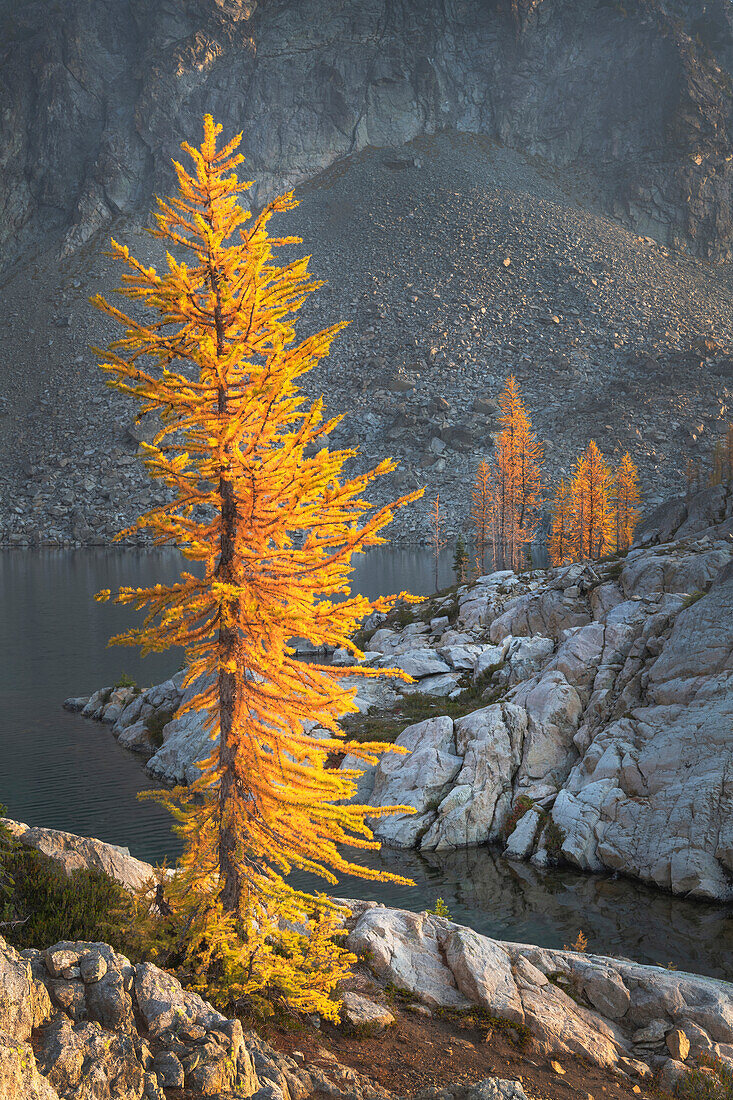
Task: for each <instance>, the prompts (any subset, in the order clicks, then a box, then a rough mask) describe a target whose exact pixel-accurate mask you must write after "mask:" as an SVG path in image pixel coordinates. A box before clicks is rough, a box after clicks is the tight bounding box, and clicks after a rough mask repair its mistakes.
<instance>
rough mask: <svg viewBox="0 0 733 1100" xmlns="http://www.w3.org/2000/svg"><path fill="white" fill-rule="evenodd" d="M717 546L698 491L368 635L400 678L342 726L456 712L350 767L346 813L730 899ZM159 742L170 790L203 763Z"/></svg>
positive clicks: (725, 554) (178, 736)
mask: <svg viewBox="0 0 733 1100" xmlns="http://www.w3.org/2000/svg"><path fill="white" fill-rule="evenodd" d="M732 534H733V496H731V495H730V494H726V492H725V490H724V489H723V488H722V487H717V488H715V489H710V490H705V491H704V492H703V493H701V494H699V496H698V497H696V498H695V499H694V500H693V501H690V502H689V503H684V502H671V503H670V504H668V505H665V506H664V507H663V508H661V509H659V510H658V512H657V513H656V514H655V515H653V516H651V517H650V518H649V520H648V521H647V522H646V523H645V524H644V525H643V527H642V528H641V532H640V542H641V543H642V545H638V546H636V547H635V548H634V549H632V550H631V551H630V552H629V553H628V555H627V556H626V557H624V558H619V559H618V560H613V561H606V562H600V563H592V564H585V565H582V564H578V565H571V566H567V567H564V568H561V569H554V570H549V571H546V572H544V571H535V572H533V573H530V574H525V575H523V576H521V577H518V576H515V575H514V574H513V573H510V572H506V571H505V572H501V573H494V574H491V575H489V576H486V577H481V578H479V580H478V581H477V582H476V583H474V584H472V585H470V586H464V587H463V588H460V589H459V590H458V594H457V597H456V600H455V602H454V601H453V597H450V596H448V597H440V598H438V599H436V600H433V601H432V602H431V604H430V606H429V609H428V613H427V614H426V613H425V611H424V610H423V611H422V612H418V614H422V616H423V618H417V616H416V618H415V621H414V622H411V623H408V624H407V625H406V626H404V627H403V628H402V629H397V628H393V627H391V626H389V625H381V626H379V627H378V628H377V629H375V630H374V631H373V633H372V634H371V637H370V639H369V641H368V643H367V644H368V653H367V658H366V659H367V660H368V661H369V662H370V663H371V664H375V665H381V666H383V667H394V666H399V667H402V668H404V669H407V670H409V671H411V672H412V674H413V675H414V676H416V677H419V679H418V682H417V684H414V685H405V684H403V683H400V682H399V681H394V682H392V684H391V686H390V685H385V686H383V687H381V688H379V689H377V688H367V689H366V690H367V691H369V690H371V692H372V694H371V695H366V694H365V695H363V696H362V697H361V699H360V703H361V706H360V709H362V710H363V711H364V710H367V709H369V708H372V709H373V710H376V711H377V712H380V711H381V712H384V713H387V714H389V713H391V712H390V709H389V708H390V705H391V704H392V703H394V702H395V701H396V700H399V696H400V695H404V693H406V692H407V693H411V692H415V691H417V692H418V693H422V694H423V696H425V697H431V696H432V697H437V698H440V697H441V696H448V697H449V698H450V699H451V700H452V702H453V709H452V713H455V707H456V705H457V706H458V707H459V714H460V713H461V711H463V713H462V715H461V716H460V717H449V716H447V715H446V716H439V717H431V718H430V719H428V720H425V721H422V722H417V723H415V724H413V725H410V726H408V727H407V728H404V729H403V730H402V732H401V733H399V735H398V736H397V738H396V742H397V744H399V745H400V746H402V747H404V748H407V749H409V750H410V753H409V754H408V755H405V756H397V755H394V754H387V755H385V756H384V757H383V758H382V760H381V761H380V763H379V764H378V765H376V766H375V767H372V768H367V769H366V770H365V772H364V774H363V776H362V778H361V780H360V782H359V790H358V797H359V798H360V799H361V800H365V801H368V802H371V804H372V805H375V806H383V805H395V804H397V805H408V806H412V807H413V809H414V810H415V813H414V814H412V815H409V816H408V815H400V816H394V817H385V818H381V819H377V820H376V821H375V832H376V835H377V836H378V837H380V839H382V840H383V842H384V843H386V844H388V845H393V846H396V847H402V848H414V847H419V848H421V849H422V850H424V851H429V850H438V851H440V850H444V849H450V848H458V847H464V846H468V845H475V844H485V843H488V842H491V843H501V844H502V845H506V852H507V855H509V856H510V857H511V858H513V859H527V858H531V859H532V860H533V861H535V862H537V863H538V864H544V863H546V862H547V861H548V860H550V859H558V858H561V859H564V860H566V861H568V862H569V863H571V864H573V865H575V866H576V867H579V868H581V869H583V870H588V871H601V870H604V869H610V870H614V871H621V872H623V873H624V874H627V875H631V876H634V877H636V878H639V879H641V880H642V881H644V882H648V883H653V884H656V885H657V886H660V887H662V888H663V889H666V890H670V891H672V892H673V893H675V894H683V895H691V896H694V897H703V898H717V899H721V900H729V899H731V898H733V825H732V824H731V823H732V822H733V780H732V779H731V776H732V775H733V747H731V741H730V731H731V729H732V728H733V564H732V563H733V540H732V539H731V535H732ZM423 619H425V620H427V621H423ZM334 659H336V660H339V659H343V655H338V654H337V655H336V656H335V658H334ZM357 683H359V681H357ZM366 683H367V684H369V683H370V681H366ZM361 684H364V681H361ZM477 684H480V685H481V690H480V691H478V692H477V688H476V685H477ZM471 685H473V687H472V690H471V691H470V692H468V691H466V688H467V686H469V687H470V686H471ZM155 690H156V689H151V691H155ZM359 690H360V691H364V690H365V688H364V687H362V686H360V687H359ZM481 692H483V698H482V697H481ZM163 694H164V695H165V691H164V692H163ZM147 695H148V693H146V696H147ZM146 696H142V697H141V698H145V697H146ZM166 698H167V695H166ZM96 699H97V696H95V697H93V699H92V702H86V701H85V700H77V701H76V705H77V706H83V707H84V711H83V713H90V709H89V708H90V707H91V708H92V709H94V706H95V705H96V704H95V703H94V700H96ZM128 705H130V704H128ZM131 705H132V706H133V709H134V708H135V707H138V706H139V700H138V701H133V703H132V704H131ZM105 708H107V709H106V710H105ZM446 709H448V708H446ZM95 713H98V714H99V715H101V716H102V717H104V716H105V715H106V714H108V713H113V714H114V715H115V718H116V725H115V726H114V727H113V728H115V729H116V730H118V729H122V728H123V727H124V726H125V723H126V721H127V718H126V715H127V714H128V713H131V712H128V710H127V709H126V708H125V709H123V710H121V711H120V706H119V704H118V702H117V701H116V699H115V697H113V696H112V695H110V696H109V699H108V701H107V703H105V704H104V705H103V706H102V708H101V710H97V711H95ZM312 732H313V734H314V736H317V734H318V731H317V730H316V731H312ZM122 736H124V733H123V734H122ZM163 738H164V743H163V746H162V747H161V748H160V749H159V750H158V752H157V754H156V756H154V757H153V758H152V759H151V760H150V761H149V764H148V766H149V767H150V768H151V770H152V771H153V772H154V773H156V774H161V775H163V776H165V777H166V778H171V779H176V780H178V781H180V779H181V778H187V777H188V778H190V777H191V776H192V775H193V774H195V762H196V760H197V759H199V758H200V756H201V755H202V754H203V755H205V753H204V749H203V746H204V743H205V744H206V752H208V751H209V749H210V745H209V742H207V741H206V740H205V738H204V737H203V734H202V730H201V725H200V721H199V719H198V717H197V716H196V715H195V714H188V715H184V716H183V717H182V718H181V719H176V720H174V721H172V722H171V723H170V725H167V726H166V727H165V728H164V730H163ZM353 766H354V761H353V760H351V759H350V758H348V757H347V758H346V760H345V761H344V762H343V764H342V767H344V768H349V767H353ZM510 821H512V822H513V825H514V826H515V827H513V828H512V829H511V830H510V829H509V822H510Z"/></svg>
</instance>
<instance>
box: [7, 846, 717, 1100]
mask: <svg viewBox="0 0 733 1100" xmlns="http://www.w3.org/2000/svg"><path fill="white" fill-rule="evenodd" d="M37 833H44V834H53V830H37V831H36V834H37ZM62 835H63V836H64V837H65V838H66V839H65V844H66V845H67V846H70V845H72V844H73V842H74V840H76V841H77V842H78V845H77V851H78V853H79V860H80V861H81V862H82V863H83V861H84V860H90V857H89V855H88V853H89V852H90V850H93V848H92V849H90V847H89V845H90V843H92V842H90V841H89V840H88V839H87V838H84V837H76V838H75V837H74V836H73V834H69V833H66V834H62ZM36 840H38V836H37V835H36ZM45 843H46V846H47V847H51V848H53V845H50V844H49V842H48V840H46V841H45ZM96 843H97V844H100V843H101V842H96ZM59 852H60V853H61V854H60V856H59V855H58V853H59ZM85 853H86V854H85ZM57 858H61V861H62V862H64V858H65V852H64V850H63V849H57ZM137 862H140V861H137ZM87 865H89V866H90V865H92V864H91V862H88V863H87ZM141 866H142V867H145V868H147V871H148V873H149V874H150V875H152V873H153V869H152V867H150V866H149V865H147V864H142V863H141ZM121 873H122V874H124V868H123V869H122V871H121ZM343 904H344V905H345V906H347V907H348V908H350V910H351V917H350V918H349V920H348V922H347V928H348V933H349V934H348V939H347V944H348V946H349V948H350V949H351V950H352V951H354V952H355V953H356V954H357V955H358V956H359V957H360V959H361V960H362V962H363V964H364V965H366V966H368V967H369V968H370V970H371V971H372V973H373V974H374V975H375V976H376V977H377V978H378V979H379V980H380V981H381V982H382V983H383V984H384V985H387V984H388V983H389V984H391V985H392V986H393V987H397V988H398V989H400V990H402V991H403V992H404V993H405V994H407V995H408V996H409V997H411V998H412V999H413V1000H414V1001H415V1002H417V1003H421V1004H422V1005H423V1006H425V1008H426V1009H427V1010H428V1011H432V1012H434V1011H439V1010H442V1009H448V1010H457V1011H461V1010H468V1011H470V1010H471V1008H472V1007H474V1006H479V1007H481V1008H482V1009H484V1010H485V1011H486V1012H487V1013H488V1014H489V1015H490V1016H492V1017H494V1018H496V1019H497V1020H499V1021H502V1022H503V1023H504V1024H505V1025H508V1026H514V1027H515V1028H516V1029H517V1030H518V1031H519V1032H520V1033H524V1034H528V1035H529V1036H530V1037H531V1040H532V1042H533V1044H534V1046H535V1049H536V1050H538V1051H540V1052H542V1053H544V1054H559V1055H570V1056H573V1057H579V1058H584V1059H587V1060H588V1061H590V1062H592V1063H594V1064H596V1065H598V1066H601V1067H604V1068H606V1069H609V1070H611V1071H613V1072H615V1073H621V1074H625V1075H627V1076H628V1077H630V1078H638V1079H640V1080H644V1079H647V1078H650V1077H651V1076H652V1074H653V1073H659V1074H661V1079H662V1080H666V1081H668V1082H672V1081H673V1080H674V1078H675V1075H679V1074H680V1073H684V1072H685V1068H686V1067H685V1064H684V1063H685V1061H686V1062H687V1064H688V1065H694V1064H695V1063H696V1062H697V1060H698V1059H699V1057H700V1055H702V1054H706V1055H714V1056H716V1057H718V1058H719V1059H721V1061H723V1062H724V1063H726V1064H728V1065H730V1066H731V1068H733V985H731V984H730V983H728V982H722V981H718V980H716V979H714V978H707V977H700V976H697V975H694V974H687V973H682V972H678V971H669V970H665V969H664V968H663V967H657V966H644V965H640V964H638V963H633V962H630V961H628V960H625V959H615V958H610V957H606V956H602V955H587V954H583V953H579V952H573V951H559V950H550V949H547V948H541V947H535V946H532V945H528V944H517V943H508V942H503V941H499V940H492V939H489V938H488V937H487V936H482V935H479V934H478V933H477V932H474V931H473V930H472V929H470V928H467V927H465V926H463V925H459V924H456V923H454V922H453V921H450V920H447V919H445V918H442V917H438V916H434V915H432V914H427V913H412V912H409V911H407V910H402V909H391V908H387V907H385V906H381V905H377V904H376V903H374V902H359V901H345V902H344V903H343ZM361 1007H362V1008H363V1007H364V1006H361ZM373 1010H374V1011H373V1015H375V1016H376V1015H380V1012H379V1006H377V1005H374V1006H373ZM388 1015H389V1014H388V1013H387V1012H386V1011H385V1010H384V1009H383V1008H382V1010H381V1020H380V1026H388V1024H389V1019H388ZM31 1038H33V1046H32V1047H31V1046H30V1045H29V1040H30V1039H31ZM34 1050H35V1055H34V1053H33V1052H34ZM3 1067H4V1072H5V1077H6V1078H7V1080H8V1081H10V1082H12V1081H15V1080H23V1082H24V1087H25V1082H26V1078H27V1081H28V1082H29V1083H28V1087H27V1090H26V1091H25V1092H18V1091H15V1092H13V1091H12V1088H14V1087H15V1086H14V1085H10V1086H7V1087H6V1091H5V1092H3V1087H4V1086H3V1083H2V1080H3V1078H2V1074H0V1100H11V1098H12V1100H54V1098H55V1097H61V1098H63V1100H87V1098H88V1097H89V1096H94V1100H107V1097H109V1100H128V1098H130V1100H143V1097H144V1098H145V1100H162V1093H161V1092H160V1086H161V1085H166V1084H169V1085H171V1086H174V1085H178V1084H181V1085H182V1084H183V1082H184V1081H185V1083H186V1087H189V1086H190V1087H191V1088H193V1089H195V1090H197V1092H196V1094H197V1095H201V1096H206V1095H220V1094H224V1095H226V1094H227V1090H229V1091H230V1092H231V1091H232V1090H235V1093H234V1094H235V1095H237V1096H240V1097H247V1096H251V1095H254V1094H255V1093H258V1094H259V1092H260V1090H263V1089H273V1088H274V1089H275V1090H276V1091H275V1092H274V1093H273V1092H271V1091H268V1092H264V1091H263V1092H262V1094H261V1100H283V1097H284V1100H305V1098H306V1097H307V1096H310V1095H311V1093H313V1092H326V1093H327V1094H329V1095H331V1096H335V1097H339V1096H343V1097H344V1098H347V1097H348V1098H351V1097H355V1098H356V1100H379V1098H380V1097H382V1098H383V1097H384V1095H385V1094H384V1091H383V1090H381V1089H380V1088H378V1087H377V1086H375V1085H374V1083H373V1082H371V1081H369V1080H368V1079H367V1078H364V1077H363V1076H361V1075H359V1074H358V1073H356V1072H355V1071H353V1070H351V1069H347V1068H345V1067H337V1069H338V1073H337V1075H336V1079H335V1080H329V1079H327V1078H326V1077H325V1076H324V1074H323V1071H322V1070H320V1069H317V1068H314V1067H303V1066H302V1065H297V1064H296V1063H295V1062H294V1061H292V1059H288V1058H285V1057H284V1056H282V1055H280V1054H278V1053H276V1052H275V1051H274V1050H272V1049H271V1048H270V1047H269V1046H268V1045H267V1044H266V1043H263V1042H262V1041H261V1040H260V1039H258V1038H257V1036H255V1035H245V1034H244V1033H243V1032H242V1027H241V1024H240V1022H239V1021H237V1020H227V1019H226V1018H225V1017H224V1016H222V1015H221V1014H220V1013H218V1012H216V1011H215V1010H214V1009H213V1008H212V1007H211V1005H209V1004H207V1003H206V1002H205V1001H203V1000H202V999H201V998H200V997H198V996H197V995H196V994H193V993H190V992H188V991H186V990H184V989H182V987H181V986H180V983H179V982H178V981H177V980H176V979H175V978H174V977H173V976H172V975H171V974H168V973H167V972H165V971H163V970H161V969H159V968H158V967H156V966H154V965H152V964H151V963H141V964H137V965H133V964H132V963H131V962H130V960H128V959H126V958H125V957H124V956H123V955H121V954H120V953H119V952H116V951H115V950H113V948H111V947H110V946H109V945H107V944H103V943H63V942H62V943H58V944H55V945H53V946H52V947H49V948H47V949H45V950H27V951H23V952H20V953H18V952H16V951H15V950H14V949H13V948H12V947H10V946H8V945H7V944H6V943H5V941H3V940H0V1068H3ZM23 1067H24V1068H23ZM92 1067H94V1073H95V1074H96V1080H97V1085H95V1088H97V1089H98V1091H97V1092H94V1093H91V1094H90V1093H87V1092H86V1091H84V1088H82V1084H81V1082H82V1081H83V1080H85V1079H86V1076H85V1075H87V1074H88V1073H90V1072H91V1068H92ZM21 1068H22V1069H23V1073H25V1074H26V1077H23V1074H22V1073H21V1076H20V1077H18V1076H17V1075H18V1073H20V1072H21ZM334 1073H336V1070H334ZM14 1074H15V1077H14V1076H13V1075H14ZM123 1082H124V1087H123ZM499 1084H501V1085H502V1087H503V1086H504V1085H505V1084H506V1083H501V1082H500V1083H499ZM31 1086H32V1087H31ZM8 1087H9V1088H10V1089H11V1091H7V1088H8ZM492 1087H493V1086H492ZM508 1087H509V1086H508V1085H507V1088H508ZM497 1088H498V1085H497ZM34 1089H35V1091H33V1090H34ZM54 1089H55V1090H56V1091H54ZM44 1090H45V1091H44ZM49 1090H50V1091H49ZM125 1090H127V1091H125ZM156 1090H158V1091H156ZM490 1091H491V1090H490ZM280 1094H282V1096H281V1095H280ZM493 1095H494V1094H493V1093H492V1096H493ZM496 1095H497V1096H498V1095H501V1096H503V1097H504V1098H505V1100H508V1097H509V1095H510V1094H509V1093H507V1092H506V1090H505V1091H504V1092H501V1093H500V1094H499V1093H498V1094H496ZM470 1100H478V1098H473V1097H471V1098H470Z"/></svg>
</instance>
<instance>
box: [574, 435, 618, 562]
mask: <svg viewBox="0 0 733 1100" xmlns="http://www.w3.org/2000/svg"><path fill="white" fill-rule="evenodd" d="M612 489H613V474H612V472H611V468H610V466H609V465H608V463H607V462H606V460H605V458H604V457H603V455H602V454H601V452H600V450H599V449H598V445H597V444H596V442H595V440H593V439H591V441H590V443H589V444H588V447H587V450H586V451H585V453H584V454H582V455H581V456H580V458H579V459H578V461H577V463H576V466H575V471H574V474H573V478H572V481H571V485H570V498H571V505H570V513H571V539H572V544H573V550H574V556H575V558H576V559H577V560H579V561H583V560H596V561H597V560H598V559H599V558H601V557H603V555H604V554H606V553H608V552H609V551H610V550H611V549H612V548H613V545H614V533H615V532H614V512H613V506H612V502H611V493H612Z"/></svg>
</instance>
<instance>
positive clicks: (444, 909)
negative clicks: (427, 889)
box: [425, 898, 453, 920]
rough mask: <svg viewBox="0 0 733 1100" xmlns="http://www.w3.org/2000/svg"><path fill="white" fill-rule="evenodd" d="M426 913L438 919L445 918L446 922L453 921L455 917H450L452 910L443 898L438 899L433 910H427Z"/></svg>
mask: <svg viewBox="0 0 733 1100" xmlns="http://www.w3.org/2000/svg"><path fill="white" fill-rule="evenodd" d="M425 912H426V913H432V914H433V916H436V917H445V919H446V920H453V917H452V916H451V915H450V909H449V908H448V906H447V905H446V903H445V900H444V899H443V898H436V899H435V905H434V906H433V907H432V909H426V910H425Z"/></svg>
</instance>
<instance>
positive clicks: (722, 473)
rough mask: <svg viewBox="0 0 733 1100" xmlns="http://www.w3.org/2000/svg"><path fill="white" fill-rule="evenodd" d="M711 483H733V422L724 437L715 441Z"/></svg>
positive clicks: (728, 484) (729, 484)
mask: <svg viewBox="0 0 733 1100" xmlns="http://www.w3.org/2000/svg"><path fill="white" fill-rule="evenodd" d="M710 484H711V485H727V486H731V485H733V424H729V425H728V428H727V430H726V432H725V434H724V435H723V436H722V438H721V439H718V440H716V441H715V445H714V447H713V471H712V474H711V477H710Z"/></svg>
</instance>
